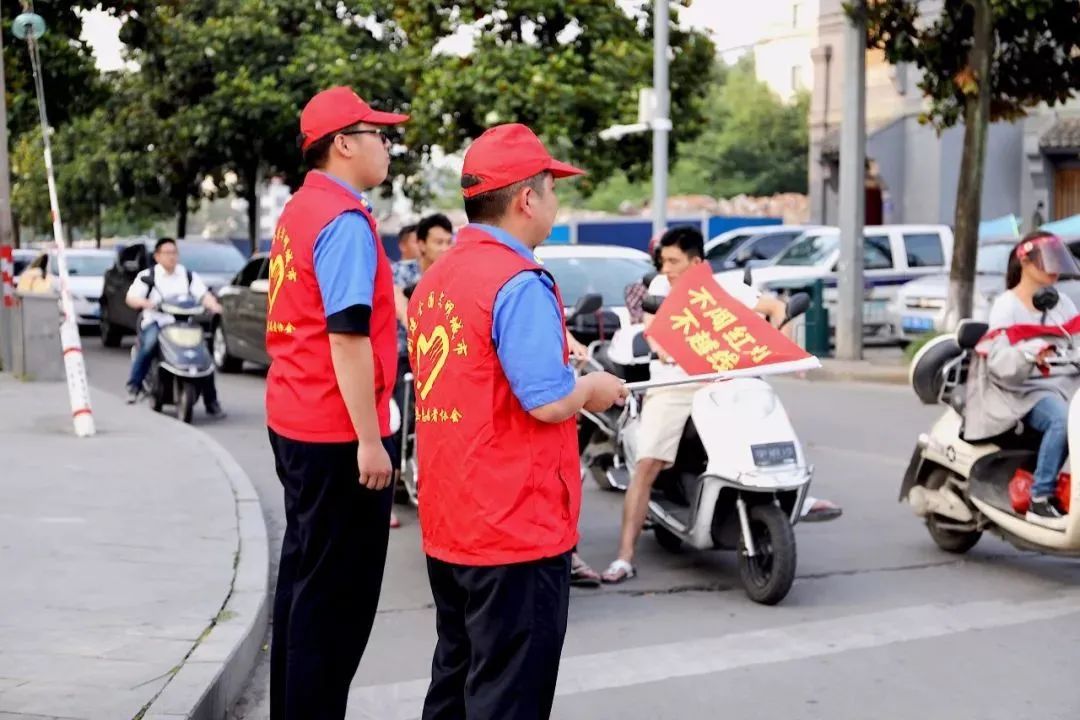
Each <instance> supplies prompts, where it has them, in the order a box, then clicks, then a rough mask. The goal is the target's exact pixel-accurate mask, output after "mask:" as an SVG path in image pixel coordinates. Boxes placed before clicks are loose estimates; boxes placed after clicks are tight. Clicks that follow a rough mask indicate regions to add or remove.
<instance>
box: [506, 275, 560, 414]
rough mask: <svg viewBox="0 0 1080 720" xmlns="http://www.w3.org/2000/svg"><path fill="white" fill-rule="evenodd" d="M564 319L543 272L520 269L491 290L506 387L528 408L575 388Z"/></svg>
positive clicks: (536, 406)
mask: <svg viewBox="0 0 1080 720" xmlns="http://www.w3.org/2000/svg"><path fill="white" fill-rule="evenodd" d="M564 323H565V320H564V318H563V310H562V308H561V307H559V303H558V301H557V300H556V299H555V293H554V292H552V289H551V281H550V280H549V279H548V278H547V276H544V275H539V274H537V273H534V272H531V271H526V272H522V273H519V274H518V275H515V276H514V277H513V278H511V279H510V281H509V282H508V283H506V285H504V286H503V287H502V289H501V290H499V293H498V294H497V295H496V296H495V308H494V311H493V323H492V329H491V336H492V340H493V341H494V342H495V349H496V352H497V353H498V356H499V364H501V365H502V368H503V372H504V373H505V374H506V378H507V380H509V381H510V389H511V390H513V392H514V395H515V396H516V397H517V399H518V402H520V403H521V406H522V407H523V408H525V410H526V411H528V410H535V409H536V408H538V407H541V406H543V405H547V404H548V403H553V402H555V401H557V400H561V399H563V398H564V397H566V396H567V395H569V394H570V393H571V392H573V390H574V383H575V382H576V378H575V375H574V371H573V369H571V368H570V367H569V366H568V365H567V364H566V363H565V362H564V361H563V343H564V342H565V339H566V327H565V324H564Z"/></svg>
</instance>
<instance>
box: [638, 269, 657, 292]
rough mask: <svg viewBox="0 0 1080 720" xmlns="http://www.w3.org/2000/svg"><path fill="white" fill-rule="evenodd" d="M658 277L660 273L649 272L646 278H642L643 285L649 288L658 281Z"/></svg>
mask: <svg viewBox="0 0 1080 720" xmlns="http://www.w3.org/2000/svg"><path fill="white" fill-rule="evenodd" d="M657 275H659V273H657V272H656V271H655V270H650V271H649V272H647V273H645V277H643V278H641V282H642V284H643V285H644V286H645V287H646V288H648V287H649V286H650V285H652V281H653V280H655V279H656V276H657Z"/></svg>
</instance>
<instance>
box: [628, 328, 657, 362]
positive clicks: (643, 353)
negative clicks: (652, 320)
mask: <svg viewBox="0 0 1080 720" xmlns="http://www.w3.org/2000/svg"><path fill="white" fill-rule="evenodd" d="M630 350H631V352H633V353H634V357H635V358H643V357H649V356H650V355H652V348H651V347H649V343H648V341H647V340H645V334H644V333H638V334H637V335H635V336H634V340H633V342H632V343H631V344H630Z"/></svg>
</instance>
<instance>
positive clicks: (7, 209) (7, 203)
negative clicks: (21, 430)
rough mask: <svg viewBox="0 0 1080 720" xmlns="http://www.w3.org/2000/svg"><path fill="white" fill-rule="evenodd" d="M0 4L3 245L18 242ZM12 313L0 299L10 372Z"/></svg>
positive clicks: (3, 350) (1, 360) (2, 346)
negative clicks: (16, 237) (13, 214)
mask: <svg viewBox="0 0 1080 720" xmlns="http://www.w3.org/2000/svg"><path fill="white" fill-rule="evenodd" d="M3 16H4V12H3V8H2V7H0V245H8V246H12V247H13V246H14V245H15V233H14V232H13V230H14V227H13V223H12V221H11V164H10V160H9V158H8V122H7V84H6V82H5V79H4V33H3V30H2V28H3V25H2V19H3ZM12 322H13V316H12V312H11V307H10V306H9V303H8V302H7V301H6V300H4V299H0V366H2V367H3V369H4V370H5V371H7V372H11V369H12V368H13V367H14V359H15V344H14V339H15V338H14V332H13V330H12Z"/></svg>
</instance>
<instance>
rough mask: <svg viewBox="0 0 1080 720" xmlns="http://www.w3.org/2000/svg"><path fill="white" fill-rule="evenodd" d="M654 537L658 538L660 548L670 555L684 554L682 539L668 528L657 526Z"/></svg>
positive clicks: (654, 529)
mask: <svg viewBox="0 0 1080 720" xmlns="http://www.w3.org/2000/svg"><path fill="white" fill-rule="evenodd" d="M653 535H655V536H656V542H657V543H659V544H660V547H662V548H664V549H665V550H667V551H668V552H669V553H677V552H682V548H683V542H682V538H680V537H679V536H678V535H676V534H675V533H673V532H671V531H670V530H668V529H667V528H663V527H660V526H659V525H657V526H656V527H654V528H653Z"/></svg>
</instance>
